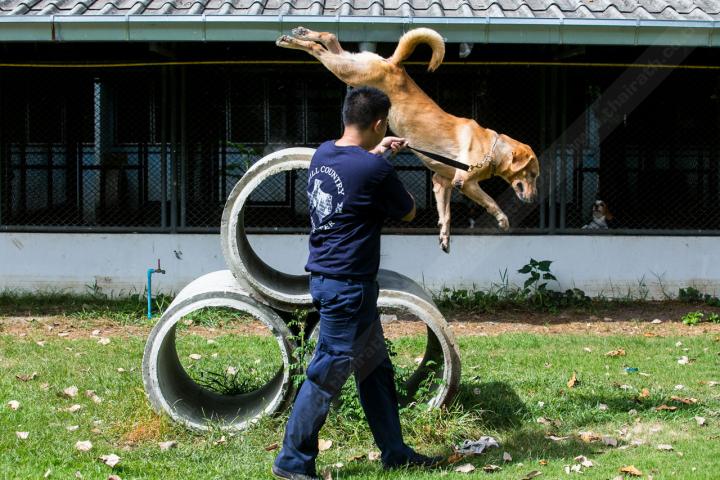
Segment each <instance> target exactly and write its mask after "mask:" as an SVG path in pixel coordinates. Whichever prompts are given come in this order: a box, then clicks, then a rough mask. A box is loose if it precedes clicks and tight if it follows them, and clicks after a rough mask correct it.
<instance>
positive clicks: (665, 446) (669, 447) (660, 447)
mask: <svg viewBox="0 0 720 480" xmlns="http://www.w3.org/2000/svg"><path fill="white" fill-rule="evenodd" d="M657 449H658V450H664V451H666V452H670V451H672V449H673V447H672V445H668V444H665V443H661V444H660V445H658V446H657Z"/></svg>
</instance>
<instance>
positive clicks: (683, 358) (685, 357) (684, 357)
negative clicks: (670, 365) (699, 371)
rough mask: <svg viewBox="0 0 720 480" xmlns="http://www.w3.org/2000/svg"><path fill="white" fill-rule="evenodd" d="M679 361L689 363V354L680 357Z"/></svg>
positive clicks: (679, 362) (681, 363) (684, 363)
mask: <svg viewBox="0 0 720 480" xmlns="http://www.w3.org/2000/svg"><path fill="white" fill-rule="evenodd" d="M677 362H678V364H680V365H687V364H688V363H690V359H689V358H688V357H687V356H685V355H683V356H682V357H680V358H678V361H677Z"/></svg>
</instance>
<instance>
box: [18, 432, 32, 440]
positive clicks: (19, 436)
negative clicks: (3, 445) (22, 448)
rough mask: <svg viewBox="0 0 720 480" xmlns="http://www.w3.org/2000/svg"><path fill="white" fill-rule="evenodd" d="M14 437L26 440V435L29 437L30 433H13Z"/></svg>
mask: <svg viewBox="0 0 720 480" xmlns="http://www.w3.org/2000/svg"><path fill="white" fill-rule="evenodd" d="M15 435H16V436H17V438H19V439H20V440H27V438H28V435H30V432H15Z"/></svg>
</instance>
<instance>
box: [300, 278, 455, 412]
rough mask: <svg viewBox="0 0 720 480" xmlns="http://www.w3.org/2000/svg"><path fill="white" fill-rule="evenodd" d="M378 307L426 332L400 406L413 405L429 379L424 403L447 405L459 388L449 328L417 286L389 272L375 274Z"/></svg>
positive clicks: (314, 335) (316, 332)
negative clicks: (410, 320) (408, 318)
mask: <svg viewBox="0 0 720 480" xmlns="http://www.w3.org/2000/svg"><path fill="white" fill-rule="evenodd" d="M378 284H379V286H380V293H379V295H378V307H379V308H380V309H383V308H390V309H394V310H400V311H404V312H408V313H410V314H411V315H413V316H415V317H417V318H418V319H420V320H421V321H422V322H423V323H424V324H425V327H426V328H427V343H426V345H425V353H424V355H423V358H422V360H421V361H420V364H419V365H418V366H417V368H416V369H415V371H414V372H413V374H412V375H411V376H410V378H408V380H407V381H406V382H405V392H406V394H405V395H404V396H403V397H402V398H400V403H401V404H403V405H406V404H408V403H410V402H411V401H413V399H414V398H415V394H416V393H417V391H418V389H419V388H420V387H421V385H422V383H423V382H424V381H425V380H426V379H428V378H430V377H432V378H433V379H434V380H435V381H433V382H432V385H431V393H432V397H431V398H430V399H429V400H428V401H427V403H428V404H429V405H431V406H433V407H438V406H441V405H447V404H449V403H450V402H451V401H452V399H453V398H454V397H455V395H456V394H457V392H458V388H459V386H460V351H459V349H458V346H457V342H456V340H455V335H453V333H452V330H450V326H449V325H448V324H447V322H446V321H445V318H444V317H443V316H442V314H441V313H440V311H439V310H438V309H437V307H436V306H435V303H434V302H433V300H432V298H431V296H430V295H429V294H428V293H427V292H425V290H423V289H422V288H421V287H420V286H419V285H418V284H417V283H415V282H414V281H413V280H411V279H410V278H408V277H405V276H404V275H400V274H399V273H397V272H393V271H390V270H380V271H379V272H378ZM319 333H320V332H319V326H318V325H315V327H314V328H313V329H312V332H311V334H310V338H311V339H312V340H314V341H316V342H317V339H318V335H319Z"/></svg>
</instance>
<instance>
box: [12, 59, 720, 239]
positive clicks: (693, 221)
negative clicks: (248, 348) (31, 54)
mask: <svg viewBox="0 0 720 480" xmlns="http://www.w3.org/2000/svg"><path fill="white" fill-rule="evenodd" d="M408 71H409V73H410V75H411V76H412V77H413V78H414V79H415V80H416V81H417V83H418V84H419V85H420V86H421V87H422V88H423V89H424V90H425V91H426V92H427V93H428V94H429V95H430V96H431V97H433V98H434V99H435V100H436V101H437V102H438V103H439V104H440V106H441V107H443V108H444V109H445V110H446V111H448V112H450V113H452V114H455V115H458V116H464V117H471V118H474V119H476V120H477V121H478V123H480V125H482V126H486V127H489V128H492V129H494V130H496V131H498V132H501V133H505V134H507V135H509V136H511V137H513V138H515V139H517V140H520V141H522V142H524V143H527V144H529V145H530V146H531V147H532V148H533V149H534V150H535V152H536V153H537V154H538V156H539V158H540V162H541V166H542V170H543V173H542V178H541V182H540V185H539V187H540V189H539V191H540V201H538V202H537V203H535V204H532V205H524V204H521V202H520V201H519V200H518V199H517V198H515V197H514V194H513V193H512V189H510V188H509V186H508V184H507V183H506V182H505V181H504V180H502V179H500V178H493V179H491V180H488V181H484V182H482V184H481V186H482V187H483V189H484V190H485V191H486V192H487V193H488V194H490V195H491V196H492V197H493V198H495V199H496V200H497V201H498V204H499V205H500V207H501V208H502V209H503V210H505V212H506V213H507V214H508V216H509V217H510V223H511V226H512V227H513V229H514V231H516V232H523V233H547V232H558V233H561V232H565V233H582V232H586V231H587V230H583V227H584V226H586V225H590V224H591V223H592V222H593V219H594V218H597V216H598V213H597V212H596V214H595V217H593V206H594V205H595V204H596V201H598V200H602V201H603V203H604V204H605V206H606V211H605V212H604V213H605V217H606V218H605V224H604V226H605V227H608V228H607V231H608V232H610V233H612V232H617V233H622V232H630V233H633V232H641V231H642V232H648V233H652V232H656V233H673V232H699V233H710V234H712V233H720V194H719V190H720V169H719V167H718V161H719V160H720V135H718V133H720V132H718V129H719V128H720V72H718V70H713V69H708V70H689V69H688V70H675V71H673V72H672V73H671V74H670V75H669V76H668V78H667V79H665V80H664V81H663V82H662V83H661V84H660V85H659V86H658V87H657V88H654V87H653V88H652V89H651V91H650V90H649V91H646V92H644V94H645V95H646V98H645V99H644V100H643V101H642V102H641V103H640V104H639V106H638V107H637V108H634V109H632V110H631V111H627V112H624V113H623V114H622V115H623V118H622V121H621V122H620V123H619V124H618V125H617V126H615V127H613V128H612V129H611V130H609V131H604V130H603V129H604V128H605V127H604V126H603V124H602V122H601V121H600V115H601V112H600V109H601V108H603V104H602V103H598V102H596V100H597V99H598V98H600V97H602V94H603V92H604V91H605V90H606V89H607V88H608V87H609V85H611V84H612V82H613V81H615V80H616V79H617V77H618V75H619V74H620V73H621V69H618V68H591V67H558V66H552V67H551V66H497V65H445V66H443V68H442V69H441V70H440V71H438V72H435V73H433V74H429V73H426V72H425V71H424V68H423V67H421V66H415V65H411V66H409V67H408ZM50 73H51V75H49V74H50ZM344 94H345V87H344V86H343V85H342V84H341V83H340V82H339V81H338V80H337V79H336V78H335V77H334V76H332V75H331V74H330V73H329V72H327V71H326V70H324V68H322V67H321V66H320V65H283V64H279V65H273V66H269V65H266V64H264V65H254V66H253V65H243V66H202V67H196V66H173V67H169V66H165V67H147V68H114V69H97V70H94V69H53V70H52V72H48V71H43V70H39V69H2V70H0V228H2V229H5V230H18V231H20V230H28V229H63V230H72V229H90V230H115V229H117V230H127V231H141V230H152V231H216V230H217V228H218V226H219V222H220V217H221V213H222V209H223V207H224V202H225V199H226V197H227V195H228V194H229V192H230V190H231V189H232V187H233V185H234V184H235V183H236V182H237V181H238V179H239V178H241V177H242V175H243V173H244V172H245V171H246V170H247V169H248V168H249V166H250V165H252V164H253V163H254V162H255V161H257V160H258V159H260V158H262V157H263V156H264V155H266V154H268V153H270V152H273V151H276V150H279V149H282V148H286V147H292V146H309V147H315V146H317V145H319V144H320V143H321V142H323V141H325V140H328V139H332V138H337V137H338V136H339V135H340V134H341V129H342V123H341V118H340V110H341V105H342V100H343V96H344ZM572 122H580V123H581V124H582V129H581V130H582V141H581V142H578V141H572V140H573V139H566V140H567V141H563V142H562V143H558V142H557V141H556V140H557V139H558V138H560V137H561V136H562V134H563V131H565V129H566V128H567V126H568V125H570V124H571V123H572ZM606 130H607V129H606ZM439 134H441V132H439ZM393 163H394V164H395V166H396V168H397V170H398V172H399V175H400V178H401V179H402V180H403V182H404V183H405V185H406V186H407V188H408V190H410V192H411V193H413V195H414V197H415V198H416V201H417V207H418V215H417V217H416V220H415V221H413V222H412V223H411V224H409V225H405V224H401V223H389V224H388V227H389V228H390V229H393V230H395V231H402V232H408V233H413V232H415V233H420V232H430V231H434V230H435V224H436V222H437V213H436V211H435V201H434V197H433V192H432V185H431V182H430V175H431V172H429V170H427V169H426V168H425V167H423V165H422V164H421V163H420V161H419V160H418V159H417V158H416V157H414V156H413V155H412V154H410V153H402V154H399V155H397V156H396V157H395V158H394V159H393ZM306 182H307V176H306V173H305V172H297V171H295V172H287V173H282V174H278V175H276V176H275V177H273V178H272V179H271V180H268V181H266V182H264V183H263V184H262V185H261V186H260V188H259V189H258V190H256V191H255V192H254V193H253V196H252V198H251V199H250V203H249V205H248V207H247V210H246V212H245V220H246V224H247V225H248V227H249V228H251V229H255V230H257V231H266V232H302V231H307V229H308V225H309V223H308V219H307V213H306V212H307V198H306V193H305V188H306ZM596 208H597V207H596ZM452 214H453V217H452V227H453V229H454V231H455V233H466V234H471V233H494V232H497V229H496V227H495V220H494V218H492V217H491V216H490V215H488V214H487V213H485V212H484V210H483V209H482V208H481V207H479V206H477V205H475V204H473V203H472V202H471V201H469V200H468V199H466V198H464V197H463V196H462V195H461V194H460V193H459V192H457V191H455V192H453V196H452ZM611 218H612V220H611ZM601 223H602V222H601ZM600 230H605V228H601V229H600ZM600 230H597V231H595V232H593V233H600Z"/></svg>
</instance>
